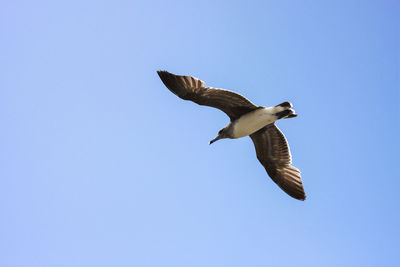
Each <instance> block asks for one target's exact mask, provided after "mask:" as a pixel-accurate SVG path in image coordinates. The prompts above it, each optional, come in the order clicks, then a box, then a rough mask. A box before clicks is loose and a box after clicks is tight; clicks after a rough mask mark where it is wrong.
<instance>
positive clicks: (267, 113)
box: [233, 107, 277, 138]
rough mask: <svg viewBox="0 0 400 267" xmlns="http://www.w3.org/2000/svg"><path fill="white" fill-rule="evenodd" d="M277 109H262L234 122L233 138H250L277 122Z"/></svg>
mask: <svg viewBox="0 0 400 267" xmlns="http://www.w3.org/2000/svg"><path fill="white" fill-rule="evenodd" d="M275 113H276V110H275V107H270V108H260V109H256V110H254V111H252V112H249V113H247V114H245V115H243V116H241V117H240V118H239V119H237V120H236V121H234V122H233V138H239V137H244V136H248V135H250V134H252V133H254V132H257V131H258V130H260V129H261V128H263V127H264V126H266V125H268V124H270V123H273V122H275V121H276V119H277V116H275V115H274V114H275Z"/></svg>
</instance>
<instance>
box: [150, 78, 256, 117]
mask: <svg viewBox="0 0 400 267" xmlns="http://www.w3.org/2000/svg"><path fill="white" fill-rule="evenodd" d="M157 73H158V75H159V76H160V78H161V80H162V81H163V83H164V84H165V86H166V87H167V88H168V89H169V90H170V91H171V92H173V93H174V94H176V95H177V96H179V97H180V98H182V99H185V100H190V101H193V102H195V103H197V104H199V105H204V106H210V107H214V108H218V109H220V110H222V111H223V112H225V113H226V114H227V115H228V116H229V118H230V119H231V121H233V120H235V119H237V118H239V117H240V116H242V115H243V114H246V113H248V112H250V111H253V110H255V109H257V108H259V107H257V106H255V105H254V104H253V103H251V102H250V101H249V100H248V99H246V98H245V97H244V96H241V95H239V94H237V93H234V92H231V91H228V90H224V89H217V88H212V87H206V84H205V83H204V82H203V81H201V80H199V79H197V78H194V77H190V76H181V75H174V74H172V73H169V72H167V71H157Z"/></svg>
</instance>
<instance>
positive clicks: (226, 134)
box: [208, 126, 230, 145]
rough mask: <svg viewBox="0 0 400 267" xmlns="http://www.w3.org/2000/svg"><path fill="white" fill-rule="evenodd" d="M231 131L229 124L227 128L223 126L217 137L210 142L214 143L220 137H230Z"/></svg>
mask: <svg viewBox="0 0 400 267" xmlns="http://www.w3.org/2000/svg"><path fill="white" fill-rule="evenodd" d="M229 132H230V131H229V128H228V126H227V127H225V128H222V129H221V130H219V132H218V135H217V137H215V138H214V139H213V140H211V141H210V142H209V143H208V144H209V145H211V144H212V143H214V142H215V141H218V140H219V139H224V138H230V134H229Z"/></svg>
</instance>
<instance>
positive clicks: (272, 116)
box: [157, 71, 306, 200]
mask: <svg viewBox="0 0 400 267" xmlns="http://www.w3.org/2000/svg"><path fill="white" fill-rule="evenodd" d="M157 73H158V75H159V76H160V78H161V80H162V81H163V83H164V84H165V86H166V87H167V88H168V89H169V90H171V92H173V93H174V94H176V95H177V96H179V97H180V98H182V99H184V100H190V101H193V102H195V103H197V104H199V105H205V106H210V107H214V108H218V109H220V110H222V111H223V112H225V113H226V114H227V115H228V116H229V118H230V119H231V121H230V123H229V124H228V125H227V126H226V127H224V128H222V129H221V130H220V131H219V133H218V136H217V137H216V138H215V139H213V140H211V141H210V144H212V143H214V142H215V141H217V140H220V139H224V138H231V139H235V138H240V137H245V136H250V138H251V139H252V140H253V143H254V146H255V149H256V154H257V158H258V160H259V161H260V162H261V164H262V165H263V166H264V168H265V170H266V171H267V173H268V175H269V176H270V177H271V178H272V180H273V181H274V182H275V183H276V184H277V185H278V186H279V187H280V188H281V189H282V190H284V191H285V192H286V193H287V194H289V195H290V196H292V197H294V198H296V199H299V200H304V199H305V198H306V195H305V193H304V189H303V185H302V181H301V176H300V171H299V170H298V169H297V168H296V167H294V166H292V165H290V164H291V155H290V150H289V146H288V144H287V141H286V138H285V136H284V135H283V134H282V132H281V131H280V130H279V129H278V127H276V125H275V123H274V122H275V121H276V120H279V119H286V118H293V117H296V116H297V114H296V113H295V112H294V110H293V109H292V108H291V107H292V104H290V103H289V102H283V103H281V104H279V105H277V106H274V107H262V106H256V105H254V104H253V103H251V102H250V101H249V100H248V99H246V98H245V97H243V96H241V95H239V94H237V93H234V92H232V91H228V90H224V89H216V88H212V87H206V86H205V83H204V82H203V81H201V80H199V79H197V78H194V77H191V76H180V75H174V74H171V73H169V72H167V71H158V72H157Z"/></svg>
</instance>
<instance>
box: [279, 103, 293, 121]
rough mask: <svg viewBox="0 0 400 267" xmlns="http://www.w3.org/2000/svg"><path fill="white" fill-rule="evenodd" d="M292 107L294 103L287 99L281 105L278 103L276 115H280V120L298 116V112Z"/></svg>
mask: <svg viewBox="0 0 400 267" xmlns="http://www.w3.org/2000/svg"><path fill="white" fill-rule="evenodd" d="M291 107H292V104H291V103H290V102H287V101H286V102H283V103H281V104H279V105H276V106H275V108H276V110H277V112H276V113H275V116H277V117H278V120H279V119H289V118H294V117H297V114H296V112H295V111H294V109H292V108H291Z"/></svg>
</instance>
